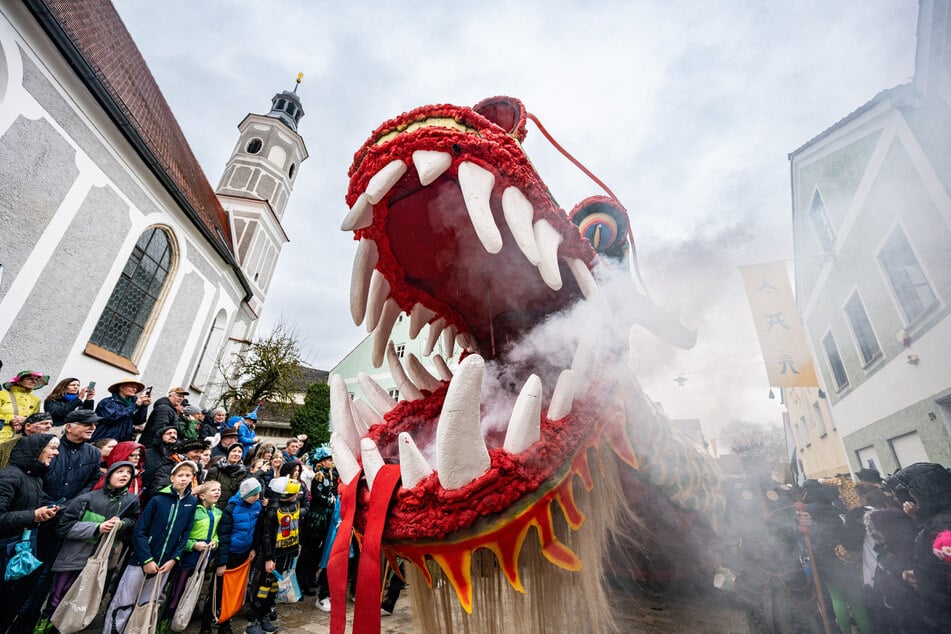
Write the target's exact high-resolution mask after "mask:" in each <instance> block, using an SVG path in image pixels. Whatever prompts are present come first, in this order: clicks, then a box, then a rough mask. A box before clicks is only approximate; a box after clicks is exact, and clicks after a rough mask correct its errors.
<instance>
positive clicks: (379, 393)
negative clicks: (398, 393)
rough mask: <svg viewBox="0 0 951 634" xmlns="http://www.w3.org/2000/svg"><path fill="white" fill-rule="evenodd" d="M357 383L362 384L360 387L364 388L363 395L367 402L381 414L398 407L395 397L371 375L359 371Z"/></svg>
mask: <svg viewBox="0 0 951 634" xmlns="http://www.w3.org/2000/svg"><path fill="white" fill-rule="evenodd" d="M357 383H359V384H360V389H361V390H363V396H364V397H365V398H366V400H367V403H369V404H370V406H371V407H372V408H373V409H375V410H376V411H378V412H380V414H383V415H386V413H387V412H388V411H390V410H391V409H393V408H394V407H396V401H395V400H394V399H393V397H392V396H390V395H389V394H388V393H387V392H386V390H384V389H383V388H382V387H380V384H379V383H377V382H376V381H374V380H373V377H371V376H370V375H368V374H365V373H363V372H359V373H357Z"/></svg>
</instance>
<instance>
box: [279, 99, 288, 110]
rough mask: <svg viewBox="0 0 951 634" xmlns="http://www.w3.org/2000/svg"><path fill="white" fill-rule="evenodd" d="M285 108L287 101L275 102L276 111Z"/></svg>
mask: <svg viewBox="0 0 951 634" xmlns="http://www.w3.org/2000/svg"><path fill="white" fill-rule="evenodd" d="M285 106H287V101H285V100H284V99H278V100H277V109H278V110H283V109H284V107H285Z"/></svg>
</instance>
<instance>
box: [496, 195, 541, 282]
mask: <svg viewBox="0 0 951 634" xmlns="http://www.w3.org/2000/svg"><path fill="white" fill-rule="evenodd" d="M502 213H503V214H504V216H505V223H506V224H507V225H508V226H509V231H511V232H512V237H513V238H515V244H516V245H518V248H519V249H520V250H521V251H522V255H524V256H525V258H526V259H527V260H528V261H529V262H531V263H532V264H533V265H534V266H538V262H539V261H540V260H541V255H540V254H539V253H538V244H536V243H535V232H534V230H533V229H532V220H534V218H535V209H534V208H533V207H532V203H530V202H529V201H528V198H526V197H525V194H523V193H522V190H520V189H519V188H518V187H508V188H506V189H505V191H504V192H502Z"/></svg>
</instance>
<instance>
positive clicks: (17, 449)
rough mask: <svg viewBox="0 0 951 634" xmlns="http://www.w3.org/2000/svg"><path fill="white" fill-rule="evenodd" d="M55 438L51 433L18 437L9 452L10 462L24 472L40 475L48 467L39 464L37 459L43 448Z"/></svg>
mask: <svg viewBox="0 0 951 634" xmlns="http://www.w3.org/2000/svg"><path fill="white" fill-rule="evenodd" d="M54 438H56V436H54V435H53V434H33V435H31V436H24V437H23V438H20V440H19V441H18V442H17V444H16V445H14V446H13V450H12V451H11V452H10V464H12V465H15V466H17V467H19V468H20V469H22V470H23V471H24V472H26V473H28V474H30V475H34V476H42V475H43V474H44V473H46V472H47V471H49V467H48V466H46V465H44V464H40V462H39V461H38V459H39V457H40V454H41V453H42V452H43V448H44V447H46V445H48V444H49V443H50V441H51V440H53V439H54Z"/></svg>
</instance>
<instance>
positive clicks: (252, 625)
mask: <svg viewBox="0 0 951 634" xmlns="http://www.w3.org/2000/svg"><path fill="white" fill-rule="evenodd" d="M244 632H245V634H264V630H263V629H261V624H260V623H258V622H257V621H248V626H247V627H246V628H244Z"/></svg>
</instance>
